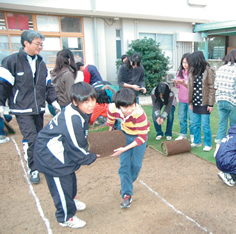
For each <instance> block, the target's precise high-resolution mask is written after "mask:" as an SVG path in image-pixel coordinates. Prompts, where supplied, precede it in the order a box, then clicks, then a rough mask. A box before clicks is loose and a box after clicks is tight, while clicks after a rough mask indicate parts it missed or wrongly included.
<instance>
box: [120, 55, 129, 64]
mask: <svg viewBox="0 0 236 234" xmlns="http://www.w3.org/2000/svg"><path fill="white" fill-rule="evenodd" d="M125 58H128V55H127V54H123V55H122V56H121V61H122V63H123V60H124V59H125Z"/></svg>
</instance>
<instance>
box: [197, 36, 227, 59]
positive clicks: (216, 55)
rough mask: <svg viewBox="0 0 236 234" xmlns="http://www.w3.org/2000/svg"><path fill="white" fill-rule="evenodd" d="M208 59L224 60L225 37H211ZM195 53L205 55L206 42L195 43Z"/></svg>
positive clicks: (209, 39)
mask: <svg viewBox="0 0 236 234" xmlns="http://www.w3.org/2000/svg"><path fill="white" fill-rule="evenodd" d="M207 40H208V59H220V60H221V59H222V58H223V57H224V56H225V37H217V36H216V37H209V38H207ZM194 51H202V52H203V53H204V54H205V42H195V43H194Z"/></svg>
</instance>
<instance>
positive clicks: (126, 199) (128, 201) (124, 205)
mask: <svg viewBox="0 0 236 234" xmlns="http://www.w3.org/2000/svg"><path fill="white" fill-rule="evenodd" d="M131 202H132V198H131V196H130V195H124V200H123V202H122V203H121V204H120V207H121V208H129V207H130V204H131Z"/></svg>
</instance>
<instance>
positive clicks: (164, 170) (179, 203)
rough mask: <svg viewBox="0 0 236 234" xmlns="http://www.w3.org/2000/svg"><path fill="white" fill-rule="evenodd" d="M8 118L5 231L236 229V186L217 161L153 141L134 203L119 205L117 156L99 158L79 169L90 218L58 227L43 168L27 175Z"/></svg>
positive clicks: (2, 199) (1, 225) (1, 228)
mask: <svg viewBox="0 0 236 234" xmlns="http://www.w3.org/2000/svg"><path fill="white" fill-rule="evenodd" d="M50 118H51V117H50V115H45V123H47V122H48V121H49V119H50ZM11 125H12V126H14V127H15V129H16V131H17V133H16V134H15V135H9V137H10V141H9V142H8V143H6V144H1V145H0V150H1V151H0V152H1V157H0V163H1V167H0V211H1V212H0V220H1V221H0V233H4V234H5V233H57V234H58V233H102V234H104V233H144V234H147V233H224V234H225V233H230V234H231V233H236V222H235V219H236V209H235V208H236V205H235V197H236V188H235V187H228V186H227V185H226V184H224V183H223V181H222V180H220V179H219V178H218V176H217V173H218V172H219V171H218V169H217V168H216V166H215V165H214V164H213V163H210V162H208V161H205V160H203V159H201V158H199V157H197V156H195V155H194V154H192V153H184V154H179V155H173V156H169V157H165V156H163V155H162V154H161V153H160V152H158V151H156V150H154V149H152V148H150V147H147V150H146V153H145V156H144V160H143V166H142V169H141V172H140V174H139V177H138V179H137V181H136V182H135V183H134V195H133V197H132V199H133V202H132V204H131V207H130V208H128V209H121V208H120V203H121V202H122V199H121V197H120V194H119V191H120V180H119V175H118V169H119V157H114V158H111V157H103V158H98V159H97V160H96V161H95V162H94V163H93V164H92V165H90V166H82V167H81V168H80V169H79V170H78V171H77V172H76V175H77V186H78V194H77V195H78V198H79V199H80V200H81V201H83V202H85V203H86V205H87V208H86V209H85V210H84V211H82V212H77V213H76V215H77V216H78V217H79V218H81V219H82V220H84V221H86V222H87V224H86V226H85V227H84V228H82V229H79V230H78V229H71V228H69V227H61V226H60V225H59V224H58V223H57V221H56V218H55V207H54V204H53V200H52V198H51V196H50V193H49V190H48V187H47V184H46V181H45V178H44V175H43V174H40V177H41V182H40V184H37V185H32V184H31V183H30V182H29V177H28V175H27V169H26V163H25V161H24V159H23V151H22V135H21V133H20V130H19V128H18V125H17V123H16V120H15V118H14V119H13V120H12V122H11Z"/></svg>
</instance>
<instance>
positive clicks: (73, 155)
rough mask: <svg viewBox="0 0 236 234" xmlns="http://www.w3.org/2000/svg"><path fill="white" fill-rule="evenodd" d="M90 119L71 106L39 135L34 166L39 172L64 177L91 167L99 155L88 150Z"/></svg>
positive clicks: (36, 142)
mask: <svg viewBox="0 0 236 234" xmlns="http://www.w3.org/2000/svg"><path fill="white" fill-rule="evenodd" d="M87 136H88V116H87V115H84V114H82V113H81V112H79V111H78V109H77V107H75V106H74V105H73V104H69V105H68V106H66V107H65V108H63V110H62V112H61V113H60V114H58V115H56V116H54V118H53V119H52V120H51V121H50V122H49V123H48V124H47V125H46V126H45V127H44V128H43V129H42V130H41V131H40V132H39V133H38V136H37V139H36V141H35V146H34V163H35V167H36V169H37V170H38V171H39V172H42V173H44V174H47V175H50V176H52V177H62V176H66V175H69V174H71V173H73V172H74V171H76V170H78V169H79V167H80V165H89V164H91V163H92V162H93V161H95V160H96V158H97V155H96V154H93V153H90V152H89V151H88V149H87V143H88V142H87Z"/></svg>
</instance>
